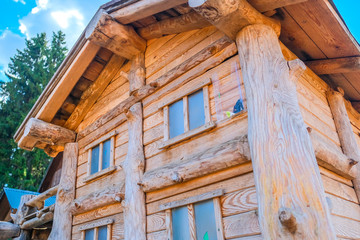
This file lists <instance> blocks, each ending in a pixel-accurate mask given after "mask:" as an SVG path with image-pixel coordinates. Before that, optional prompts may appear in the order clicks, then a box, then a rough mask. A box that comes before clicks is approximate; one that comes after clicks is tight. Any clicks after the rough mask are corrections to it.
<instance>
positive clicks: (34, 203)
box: [25, 185, 59, 210]
mask: <svg viewBox="0 0 360 240" xmlns="http://www.w3.org/2000/svg"><path fill="white" fill-rule="evenodd" d="M58 187H59V186H58V185H56V186H55V187H52V188H50V189H48V190H46V191H45V192H43V193H41V194H40V195H37V196H36V197H34V198H32V199H30V201H28V202H26V203H25V204H26V205H27V206H30V207H36V208H37V209H38V210H40V209H42V208H43V207H44V201H45V200H46V199H48V198H49V197H52V196H54V195H56V193H57V191H58Z"/></svg>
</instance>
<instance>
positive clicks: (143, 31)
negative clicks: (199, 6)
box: [137, 12, 210, 39]
mask: <svg viewBox="0 0 360 240" xmlns="http://www.w3.org/2000/svg"><path fill="white" fill-rule="evenodd" d="M207 26H210V23H209V22H208V21H206V20H205V19H204V18H203V17H201V16H200V15H199V14H198V13H196V12H190V13H187V14H184V15H181V16H179V17H173V18H168V19H165V20H162V21H159V22H156V23H153V24H150V25H148V26H146V27H143V28H139V29H138V30H137V32H138V33H139V35H140V36H141V37H143V38H145V39H153V38H159V37H162V36H165V35H170V34H177V33H181V32H187V31H191V30H194V29H200V28H204V27H207Z"/></svg>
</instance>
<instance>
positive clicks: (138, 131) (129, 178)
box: [122, 103, 146, 240]
mask: <svg viewBox="0 0 360 240" xmlns="http://www.w3.org/2000/svg"><path fill="white" fill-rule="evenodd" d="M126 116H127V122H128V131H129V142H128V146H129V148H128V152H127V155H126V159H125V161H124V163H123V169H124V172H125V200H124V201H123V202H122V205H123V207H124V216H125V217H124V231H125V240H146V209H145V193H144V191H143V190H142V189H141V187H140V186H139V184H138V183H139V182H141V181H142V177H143V174H144V164H145V157H144V148H143V113H142V105H141V103H136V104H134V105H133V106H132V107H131V108H130V109H129V111H128V112H127V113H126Z"/></svg>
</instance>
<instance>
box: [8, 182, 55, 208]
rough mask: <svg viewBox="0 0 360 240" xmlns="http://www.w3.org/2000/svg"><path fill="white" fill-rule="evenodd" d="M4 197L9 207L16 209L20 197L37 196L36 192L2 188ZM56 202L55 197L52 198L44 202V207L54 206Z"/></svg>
mask: <svg viewBox="0 0 360 240" xmlns="http://www.w3.org/2000/svg"><path fill="white" fill-rule="evenodd" d="M4 192H5V195H6V197H7V199H8V201H9V204H10V207H11V208H15V209H17V208H18V207H19V204H20V200H21V196H23V195H26V194H32V195H39V194H40V193H38V192H31V191H26V190H20V189H14V188H7V187H4ZM55 201H56V196H52V197H50V198H48V199H46V200H45V207H47V206H50V205H52V204H54V203H55Z"/></svg>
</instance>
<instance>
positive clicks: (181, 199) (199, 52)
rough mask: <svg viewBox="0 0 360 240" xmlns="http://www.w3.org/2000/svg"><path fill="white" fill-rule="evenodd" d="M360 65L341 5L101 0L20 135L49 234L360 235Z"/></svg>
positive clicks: (312, 0)
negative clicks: (47, 206) (49, 178)
mask: <svg viewBox="0 0 360 240" xmlns="http://www.w3.org/2000/svg"><path fill="white" fill-rule="evenodd" d="M359 72H360V47H359V45H358V43H357V42H356V40H355V39H354V38H353V37H352V35H351V34H350V32H349V31H348V29H347V28H346V26H345V24H344V22H343V21H342V19H341V16H340V15H339V14H338V12H337V10H336V8H335V6H334V5H333V3H332V1H331V0H277V1H274V0H248V1H246V0H189V1H187V0H138V1H136V0H113V1H111V2H109V3H108V4H105V5H103V6H101V7H100V9H99V11H98V12H97V13H96V15H95V16H94V17H93V19H92V20H91V22H90V23H89V25H88V26H87V27H86V29H85V31H84V32H83V34H82V35H81V36H80V38H79V40H78V41H77V43H76V44H75V46H74V47H73V49H72V50H71V51H70V53H69V55H68V56H67V58H66V59H65V61H64V62H63V64H62V65H61V66H60V68H59V69H58V71H57V72H56V74H55V75H54V77H53V78H52V79H51V80H50V82H49V84H48V85H47V87H46V88H45V90H44V92H43V93H42V95H41V96H40V98H39V99H38V101H37V102H36V104H35V105H34V107H33V108H32V110H31V111H30V112H29V114H28V116H27V117H26V119H25V120H24V122H23V123H22V125H21V126H20V128H19V129H18V131H17V133H16V135H15V140H16V142H17V143H18V145H19V147H21V148H24V149H28V150H31V149H33V148H34V147H37V148H41V149H44V151H45V152H46V153H47V154H49V155H50V156H56V155H57V154H58V153H59V152H63V162H62V174H61V179H60V183H59V185H58V187H57V188H56V191H54V192H55V193H56V192H57V194H58V195H57V201H56V205H55V210H54V218H53V225H52V231H51V234H50V236H49V239H74V240H75V239H83V240H90V239H92V240H94V239H126V240H129V239H134V240H144V239H149V240H152V239H173V240H178V239H201V240H202V239H218V240H222V239H237V240H249V239H252V240H253V239H254V240H255V239H335V238H337V239H360V206H359V199H360V176H359V173H358V169H359V168H360V167H359V166H360V164H357V163H358V161H359V160H360V152H359V144H360V137H359V132H360V114H359V112H358V111H357V110H356V109H359V107H358V103H357V101H360V84H359V81H360V74H359ZM53 194H54V193H53ZM50 195H51V194H50ZM30 201H33V202H39V201H40V200H39V199H35V200H34V199H32V200H30ZM41 201H43V200H41ZM41 201H40V202H41ZM27 206H32V207H36V205H35V204H32V205H29V204H28V205H27ZM41 207H42V206H41V205H40V207H39V209H41ZM20 227H21V225H20Z"/></svg>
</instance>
